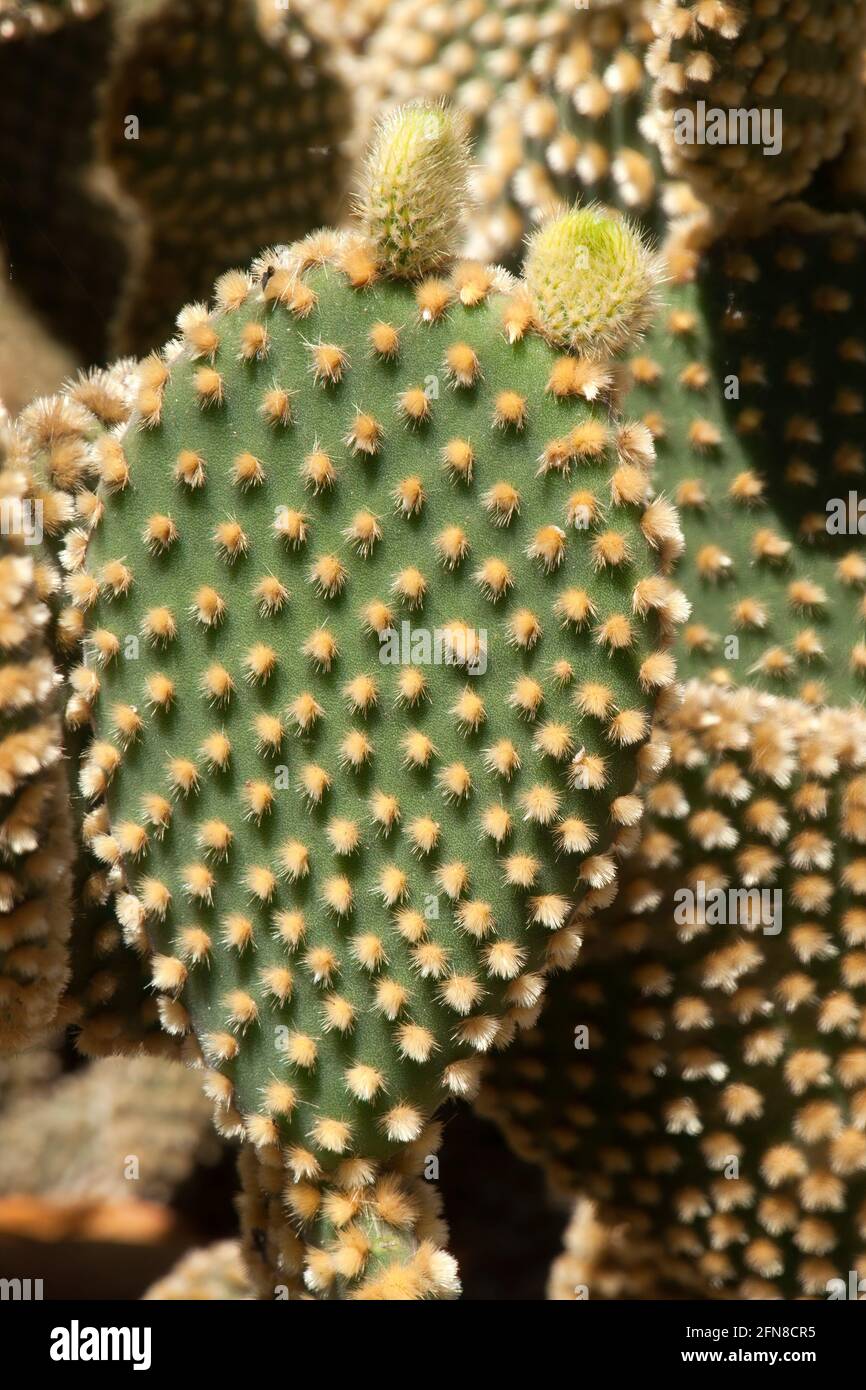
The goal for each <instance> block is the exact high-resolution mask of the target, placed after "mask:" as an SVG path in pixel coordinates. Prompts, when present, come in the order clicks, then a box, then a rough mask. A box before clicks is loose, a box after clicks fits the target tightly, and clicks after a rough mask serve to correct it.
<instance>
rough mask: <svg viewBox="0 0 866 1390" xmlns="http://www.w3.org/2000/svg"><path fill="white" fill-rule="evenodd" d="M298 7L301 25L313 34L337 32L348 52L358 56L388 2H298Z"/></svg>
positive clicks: (384, 14)
mask: <svg viewBox="0 0 866 1390" xmlns="http://www.w3.org/2000/svg"><path fill="white" fill-rule="evenodd" d="M300 4H301V14H302V16H303V19H304V22H305V24H308V25H310V26H311V27H312V28H313V30H314V32H316V33H318V34H324V35H327V34H334V33H337V34H338V35H339V38H340V40H341V42H342V43H344V44H346V45H347V46H348V49H349V52H350V53H361V52H363V51H364V49H365V48H366V47H367V44H368V43H369V42H370V39H371V38H372V36H373V34H374V33H375V32H376V30H377V28H378V27H379V25H380V24H381V23H382V21H383V19H384V18H385V16H386V14H387V13H388V10H389V8H390V7H391V4H392V0H324V3H323V2H322V0H300ZM347 71H350V68H347Z"/></svg>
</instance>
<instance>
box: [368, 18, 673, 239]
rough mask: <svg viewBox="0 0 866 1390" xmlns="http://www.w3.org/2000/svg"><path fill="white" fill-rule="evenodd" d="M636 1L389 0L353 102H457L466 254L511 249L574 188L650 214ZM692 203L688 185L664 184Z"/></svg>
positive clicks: (652, 180) (655, 218)
mask: <svg viewBox="0 0 866 1390" xmlns="http://www.w3.org/2000/svg"><path fill="white" fill-rule="evenodd" d="M651 10H652V6H650V5H648V4H647V3H646V0H625V2H624V3H616V4H602V5H598V4H592V5H591V6H589V7H586V8H582V7H577V6H575V5H574V4H573V0H458V3H456V4H445V3H440V4H429V3H422V0H397V3H395V4H394V5H392V6H391V7H390V9H389V11H388V13H387V14H386V16H385V18H384V20H383V22H382V23H381V25H380V26H379V28H378V29H377V31H376V33H375V34H374V35H373V38H372V40H371V41H370V44H369V47H368V50H367V54H366V56H365V58H364V60H363V64H362V66H361V73H362V76H363V79H364V83H365V91H364V93H362V97H361V101H362V105H363V104H364V103H366V105H363V110H362V122H361V124H362V127H363V125H364V121H363V114H364V112H367V119H368V120H369V117H370V113H375V111H376V110H377V109H379V107H381V105H383V104H385V105H387V104H388V103H389V102H391V103H393V102H395V101H403V100H406V99H408V98H412V97H418V96H425V97H441V98H447V99H449V100H453V101H454V102H455V104H456V105H458V106H459V107H460V108H461V109H462V110H464V111H466V113H467V116H468V118H469V120H470V122H471V128H472V134H473V140H474V143H475V147H476V150H477V151H478V155H479V167H478V169H477V171H476V173H475V189H474V191H475V195H476V200H477V205H478V206H477V211H476V214H475V216H474V217H473V219H472V227H471V235H470V237H469V241H468V251H469V254H470V255H479V256H489V257H492V258H494V259H506V260H509V261H518V260H519V258H520V253H521V245H522V242H523V239H524V236H525V233H526V230H527V228H532V227H533V226H537V225H538V223H539V222H540V221H541V220H543V218H544V217H545V216H546V215H547V214H548V213H549V211H550V209H551V208H552V207H555V206H556V205H558V204H560V205H561V203H562V201H563V200H564V201H565V202H566V203H570V202H572V201H573V200H575V199H577V198H593V199H597V200H599V201H600V202H601V203H602V204H605V205H610V206H612V207H616V208H620V209H624V210H626V211H627V212H629V213H633V214H635V215H641V216H645V217H646V222H647V226H648V227H652V228H653V229H654V230H659V229H660V226H661V220H660V217H661V199H660V189H659V175H660V173H661V172H662V171H661V166H660V163H659V159H658V155H657V152H656V150H655V148H654V146H652V145H650V144H649V143H648V142H647V139H646V138H645V136H644V134H643V133H642V130H641V114H642V111H643V106H644V97H645V90H646V85H647V84H646V78H645V74H644V68H643V61H644V58H645V55H646V51H647V48H648V46H649V44H650V42H651V40H652V30H651V26H650V23H649V17H648V16H649V14H650V13H651ZM666 197H667V199H668V201H669V202H670V203H671V206H672V208H676V207H678V206H679V203H680V202H682V204H683V206H690V205H691V201H692V200H691V196H690V195H689V194H688V192H687V190H684V189H683V190H675V189H674V188H673V187H672V188H671V189H670V190H669V191H668V193H667V194H666Z"/></svg>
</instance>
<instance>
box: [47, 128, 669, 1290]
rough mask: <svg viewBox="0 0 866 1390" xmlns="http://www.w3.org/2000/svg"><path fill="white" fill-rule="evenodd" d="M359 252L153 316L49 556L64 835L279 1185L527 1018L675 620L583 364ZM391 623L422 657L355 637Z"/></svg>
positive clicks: (393, 1127)
mask: <svg viewBox="0 0 866 1390" xmlns="http://www.w3.org/2000/svg"><path fill="white" fill-rule="evenodd" d="M431 116H432V117H433V118H434V127H435V126H436V119H437V116H436V111H435V108H434V109H433V111H432V112H431ZM420 117H421V118H422V119H423V118H425V113H423V112H421V113H420ZM406 119H407V121H414V120H417V119H419V113H418V112H411V113H409V114H408V115H407V117H406ZM431 128H433V127H431ZM436 128H438V127H436ZM392 133H393V127H388V128H387V131H386V138H389V139H390V138H391V136H392ZM437 138H438V137H437ZM445 194H446V196H451V190H445ZM443 216H446V217H448V218H449V219H450V218H451V216H452V214H451V210H450V209H444V210H443ZM376 256H377V247H376V244H375V243H367V242H365V241H364V240H363V239H361V238H359V237H358V236H357V235H353V234H351V233H347V234H344V235H342V236H338V235H336V234H333V233H323V234H321V235H319V236H317V237H315V238H312V239H309V240H308V241H307V242H305V243H300V244H299V245H298V246H296V247H294V248H289V249H288V250H287V251H286V250H284V251H282V252H274V253H273V254H270V255H267V256H265V257H264V258H263V259H262V260H261V261H260V263H259V264H258V266H257V268H256V274H255V275H254V276H247V275H244V274H242V273H240V272H232V273H230V274H229V275H227V276H225V277H223V279H222V280H221V281H220V282H219V283H218V285H217V290H216V299H217V308H216V309H214V310H213V311H207V310H206V309H205V308H204V307H203V306H197V305H193V306H191V307H190V308H189V309H188V310H185V311H184V312H183V314H182V315H181V316H180V317H179V324H180V327H181V330H182V335H183V339H182V341H180V342H178V343H177V344H175V345H173V346H171V347H170V349H169V350H168V351H167V353H166V355H165V357H162V358H153V359H151V360H150V361H149V362H148V363H146V364H144V369H143V377H142V386H141V392H140V396H139V403H138V409H137V413H136V415H135V416H134V417H133V420H132V422H131V423H130V425H129V426H128V427H127V429H126V430H125V432H124V433H123V434H122V436H120V437H117V438H111V439H109V440H106V441H105V443H104V445H103V446H102V447H101V448H98V449H97V450H96V454H97V456H98V462H99V464H100V466H101V470H102V485H101V487H100V492H99V505H98V506H97V507H96V508H95V509H94V511H93V514H92V519H93V520H94V521H97V522H98V525H96V526H95V529H94V530H93V533H92V535H91V538H90V541H89V544H88V549H87V554H86V557H84V556H81V560H82V567H81V568H80V569H78V570H74V571H73V572H72V573H71V574H70V576H69V581H68V588H69V592H70V594H71V595H72V597H73V598H74V599H75V600H76V601H77V602H78V603H79V604H80V605H81V606H82V607H83V608H84V609H86V610H87V621H88V626H89V632H90V637H89V647H90V651H91V658H90V660H89V662H88V665H87V668H86V671H85V672H83V673H81V675H80V676H75V675H74V676H73V680H74V681H75V680H78V681H79V685H78V687H77V688H78V689H80V690H81V691H84V690H87V691H88V698H90V699H91V700H92V705H93V717H94V721H95V726H96V739H95V742H94V744H93V745H92V747H91V750H90V754H89V757H88V760H87V761H86V763H85V765H84V768H83V772H82V786H83V788H84V791H85V793H86V794H87V795H88V796H90V797H93V798H96V799H98V798H100V797H101V796H103V795H104V793H105V792H108V793H109V807H110V813H111V828H110V830H109V832H108V833H106V834H98V835H96V836H95V838H94V840H93V849H94V852H95V853H96V854H97V856H98V857H100V858H101V859H102V860H103V862H104V863H106V864H107V865H108V866H109V868H110V869H111V870H112V872H113V874H114V876H115V877H116V878H117V879H118V881H119V882H120V883H123V880H124V877H125V879H126V882H127V884H128V889H127V891H125V892H123V893H122V894H121V896H120V899H119V913H120V917H121V921H122V922H123V924H124V926H125V929H126V931H127V933H128V935H129V937H130V938H133V937H135V936H136V935H138V936H139V937H140V938H141V939H146V940H148V942H149V943H150V945H151V946H152V947H153V948H155V951H156V956H155V960H154V983H155V985H156V988H157V990H158V991H159V993H160V994H161V995H162V996H163V1000H162V1005H161V1007H162V1011H163V1019H164V1022H165V1024H166V1025H167V1026H168V1028H169V1030H174V1031H176V1032H178V1033H184V1032H186V1030H187V1029H188V1028H189V1027H190V1023H191V1024H192V1027H193V1028H194V1031H195V1034H196V1036H197V1038H198V1042H199V1044H200V1046H201V1048H202V1050H203V1053H204V1057H205V1058H206V1060H207V1061H208V1062H209V1063H210V1065H211V1066H212V1067H213V1068H214V1071H215V1072H216V1073H218V1074H217V1075H215V1077H214V1080H213V1088H214V1090H215V1093H216V1094H217V1095H218V1096H220V1097H221V1098H222V1099H223V1101H224V1103H225V1105H226V1107H227V1110H228V1123H229V1124H230V1125H232V1124H237V1123H239V1122H241V1120H242V1123H243V1125H244V1127H245V1129H246V1132H247V1134H248V1136H249V1137H250V1139H251V1140H252V1141H253V1142H254V1143H256V1144H257V1145H259V1146H261V1147H262V1148H263V1149H271V1148H273V1149H276V1147H277V1146H278V1145H279V1146H281V1148H282V1150H283V1152H284V1153H285V1152H287V1153H288V1155H289V1161H290V1162H291V1163H294V1164H295V1170H296V1172H295V1176H296V1177H305V1176H307V1175H308V1174H312V1175H314V1176H315V1177H317V1178H318V1176H319V1175H320V1174H327V1173H331V1174H334V1173H335V1172H337V1171H338V1170H340V1169H341V1168H342V1167H343V1166H344V1165H345V1164H346V1163H349V1165H350V1166H351V1164H352V1163H356V1162H357V1163H361V1164H363V1163H364V1162H365V1161H382V1160H387V1159H389V1158H390V1156H391V1155H392V1154H393V1152H394V1151H395V1149H397V1150H399V1149H400V1147H401V1145H405V1144H407V1143H411V1141H413V1140H415V1139H417V1137H418V1135H419V1134H420V1133H421V1132H422V1129H423V1125H424V1122H425V1120H426V1118H427V1117H428V1116H429V1114H430V1113H431V1112H432V1110H433V1109H434V1108H435V1106H436V1104H437V1103H438V1100H439V1097H440V1096H441V1095H442V1094H443V1088H444V1092H445V1093H457V1094H460V1093H463V1092H464V1091H467V1090H471V1087H472V1084H473V1078H474V1075H475V1073H476V1071H477V1066H478V1057H479V1055H480V1054H481V1053H483V1052H484V1051H485V1050H486V1049H487V1048H488V1047H489V1046H490V1045H491V1043H492V1042H493V1040H494V1037H496V1038H498V1039H500V1040H501V1039H503V1038H504V1037H505V1036H506V1035H507V1034H508V1033H509V1032H510V1031H511V1030H512V1029H513V1027H514V1024H515V1022H516V1021H517V1020H520V1019H527V1018H530V1017H532V1016H533V1013H534V1010H535V1009H536V1007H537V1003H538V998H539V996H540V993H541V991H542V988H543V979H542V976H543V974H544V972H545V971H546V970H547V969H548V968H549V967H550V966H552V965H556V964H558V963H564V962H566V961H568V960H570V959H571V958H572V957H573V954H574V950H575V948H576V945H577V937H576V933H575V931H574V929H573V927H571V926H570V925H569V918H570V916H571V913H572V910H573V908H574V907H575V905H578V906H579V910H581V911H588V910H590V908H591V907H592V906H594V905H595V904H597V903H598V902H602V901H604V900H605V899H606V898H608V897H609V896H610V882H611V879H612V878H613V875H614V873H615V864H614V858H613V851H614V850H615V848H616V846H617V844H618V843H620V842H621V841H622V840H623V837H625V839H631V838H633V833H634V824H635V822H636V820H637V819H638V817H639V812H640V808H639V803H638V801H637V799H636V798H635V797H634V795H633V792H634V785H635V780H636V777H637V775H638V773H639V772H641V773H643V772H646V771H647V770H648V767H649V764H650V763H651V762H652V754H648V755H646V756H643V755H642V754H641V749H642V748H643V747H644V745H645V744H646V742H647V739H648V736H649V730H650V721H651V716H652V713H653V710H654V708H655V706H656V704H657V702H658V701H659V700H660V699H662V698H663V697H664V696H665V692H666V691H667V689H668V688H669V686H670V684H671V682H672V680H673V667H672V664H671V662H670V660H669V658H668V656H667V654H666V652H665V651H664V650H663V649H662V646H663V644H664V642H666V641H667V639H668V636H669V632H670V628H671V626H672V624H673V623H674V622H675V621H678V620H681V619H682V617H683V613H684V610H683V607H682V600H681V596H680V595H679V594H678V592H677V591H676V590H675V589H674V588H673V587H672V586H671V584H670V582H669V581H668V580H667V579H666V578H665V576H664V573H663V571H664V569H665V568H666V567H667V566H668V565H669V563H670V562H671V560H672V559H673V557H674V556H675V554H676V552H677V549H678V544H679V540H678V529H677V524H676V517H675V514H674V513H673V511H672V509H671V508H670V507H669V505H668V504H667V503H666V502H665V501H664V500H663V499H655V500H649V498H648V494H647V490H646V484H647V464H648V462H649V459H648V458H647V457H646V455H645V454H644V452H643V443H644V436H643V434H642V432H640V431H637V432H635V431H634V430H633V429H632V428H631V427H630V426H628V425H625V424H621V423H618V422H617V421H615V420H613V419H612V418H611V417H610V415H609V413H608V406H607V404H606V403H605V402H604V399H603V398H604V395H605V390H606V383H607V382H608V381H609V379H610V372H611V368H610V365H609V364H605V363H599V362H597V361H590V360H589V359H579V358H576V357H570V356H568V355H567V354H562V353H561V352H558V351H557V350H556V348H555V347H554V346H552V345H551V344H550V343H548V342H547V341H546V340H545V338H544V337H543V336H542V333H541V332H540V331H539V326H536V323H535V319H534V313H535V310H534V308H533V304H532V301H531V298H530V295H529V291H528V289H527V287H525V286H522V285H518V284H515V283H514V282H513V281H511V280H510V278H509V277H504V276H503V275H502V273H501V272H495V271H489V270H487V269H485V268H484V267H481V266H479V265H477V264H474V263H469V264H464V265H460V266H457V267H456V268H455V269H453V271H452V273H451V274H450V275H449V277H448V279H447V280H444V279H438V278H437V279H431V278H429V277H428V278H421V279H420V280H416V281H414V282H406V281H395V280H389V279H388V278H387V277H386V276H385V275H384V274H380V273H379V270H378V268H377V260H376ZM599 263H600V265H602V264H603V261H602V260H600V262H599ZM419 268H420V267H419ZM617 313H618V306H617ZM603 326H604V325H603V320H602V319H600V320H599V341H603V338H602V337H601V334H602V329H603ZM437 386H438V392H437ZM425 388H427V389H425ZM587 396H588V397H589V398H590V399H589V400H587V399H586V398H587ZM596 397H598V401H599V403H598V404H595V405H594V404H592V403H591V402H592V400H594V399H595V398H596ZM470 465H471V466H470ZM575 487H577V491H575ZM576 507H577V508H579V509H581V510H580V511H578V512H575V510H574V509H575V508H576ZM583 508H586V511H585V512H584V511H583V510H582V509H583ZM569 509H571V510H569ZM576 519H577V520H580V521H584V520H585V521H588V523H589V525H588V527H587V528H586V530H578V529H576V528H575V526H574V521H575V520H576ZM569 526H570V530H569ZM587 604H590V605H591V608H592V612H591V613H590V609H589V608H588V607H587ZM404 622H405V623H407V624H410V625H411V626H412V627H414V628H418V627H420V626H421V625H422V624H423V628H424V630H425V631H427V632H428V633H430V634H431V635H432V634H433V632H434V630H435V631H437V632H439V633H442V632H445V633H446V634H450V635H448V636H447V642H448V643H450V648H449V650H450V652H451V654H452V656H453V660H452V661H451V662H447V661H446V662H444V663H443V664H433V665H424V664H422V665H420V666H419V665H412V664H409V665H406V664H401V665H393V664H390V662H389V661H385V662H383V661H382V660H381V655H382V653H383V651H384V653H385V655H386V656H388V655H389V649H388V647H387V646H384V647H383V644H382V642H381V641H380V637H381V634H383V633H385V632H387V631H390V630H391V629H396V631H398V632H399V631H401V629H400V627H399V625H400V624H401V623H404ZM181 628H182V629H183V630H182V635H181ZM539 628H540V631H539ZM130 635H133V636H135V637H136V638H137V639H138V641H139V644H140V645H139V648H138V658H139V659H137V660H130V659H127V656H126V654H125V650H124V643H125V641H126V639H127V637H129V636H130ZM461 643H462V644H464V646H463V650H462V652H461V651H459V650H458V647H459V646H460V644H461ZM660 644H661V645H660ZM467 662H468V663H469V664H470V665H471V664H472V663H473V662H477V665H478V668H479V671H480V674H479V675H478V676H473V675H472V674H471V672H469V671H467V669H465V667H466V665H467ZM518 764H519V765H518ZM284 789H285V793H286V794H283V793H284ZM437 907H438V910H439V915H438V917H437V916H436V915H435V913H436V909H437ZM425 910H429V913H430V915H429V916H428V917H425V915H424V913H425ZM237 1112H240V1115H239V1116H237ZM315 1277H318V1276H315Z"/></svg>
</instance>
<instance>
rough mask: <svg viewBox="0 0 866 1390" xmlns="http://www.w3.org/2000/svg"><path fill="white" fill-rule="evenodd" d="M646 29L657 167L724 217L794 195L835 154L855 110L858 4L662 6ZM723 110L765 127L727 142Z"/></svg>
mask: <svg viewBox="0 0 866 1390" xmlns="http://www.w3.org/2000/svg"><path fill="white" fill-rule="evenodd" d="M653 23H654V28H655V30H656V33H657V34H658V36H659V37H658V38H657V40H656V42H655V44H654V45H653V47H652V49H651V50H650V53H649V55H648V61H647V68H648V71H649V72H650V73H651V74H652V75H653V77H654V78H655V85H654V88H653V109H652V119H653V127H654V133H655V138H656V139H657V140H658V143H659V147H660V149H661V153H662V158H663V160H664V164H665V167H666V169H667V170H668V172H669V173H671V174H673V175H675V176H676V177H678V178H687V179H688V181H689V183H690V184H691V185H692V187H693V188H694V190H695V191H696V193H697V194H698V196H699V197H700V198H702V199H703V200H704V201H706V202H708V203H710V204H712V205H713V206H715V207H718V208H719V209H720V211H721V213H722V214H723V215H729V214H731V213H736V212H738V211H744V210H748V209H749V208H750V207H751V206H753V205H756V204H757V205H758V206H762V205H765V204H766V203H772V202H777V201H779V200H780V199H782V198H789V197H791V196H792V195H793V194H796V193H799V192H801V191H802V189H804V188H805V187H806V185H807V184H808V183H809V181H810V179H811V178H812V175H813V174H814V172H815V170H816V169H817V168H818V167H819V165H821V164H824V163H826V162H827V161H828V160H830V159H833V158H834V157H835V156H836V155H837V154H838V153H839V151H840V150H841V148H842V145H843V143H844V139H845V135H846V132H847V130H848V128H849V126H850V125H851V120H852V112H853V111H855V110H856V108H857V106H858V105H860V104H862V87H863V80H862V65H863V49H864V46H866V4H863V3H862V0H849V3H848V4H845V5H839V4H837V3H836V2H835V0H819V3H812V4H794V5H788V6H782V5H781V4H776V3H771V4H761V3H757V0H745V3H744V2H743V0H717V3H711V4H706V3H704V0H661V3H660V4H659V5H658V6H657V7H656V13H655V14H654V16H653ZM729 111H737V112H741V113H749V112H752V113H754V115H753V116H752V117H751V118H750V119H752V120H754V119H755V118H757V120H758V122H760V120H761V117H762V113H766V114H765V119H766V117H767V116H772V117H773V124H772V126H770V125H765V127H764V128H762V130H761V138H760V139H756V138H755V137H754V135H752V136H751V138H749V139H742V138H739V139H737V141H736V143H734V142H732V143H730V144H728V143H727V139H728V135H729V132H728V129H727V120H728V112H729ZM714 113H721V119H720V118H719V116H718V115H716V114H714ZM738 119H742V120H745V119H747V116H746V115H743V116H741V117H740V116H738ZM720 136H721V138H719V137H720ZM768 146H769V147H770V149H771V154H770V156H769V157H768V156H767V154H766V153H765V150H766V148H767V147H768Z"/></svg>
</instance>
